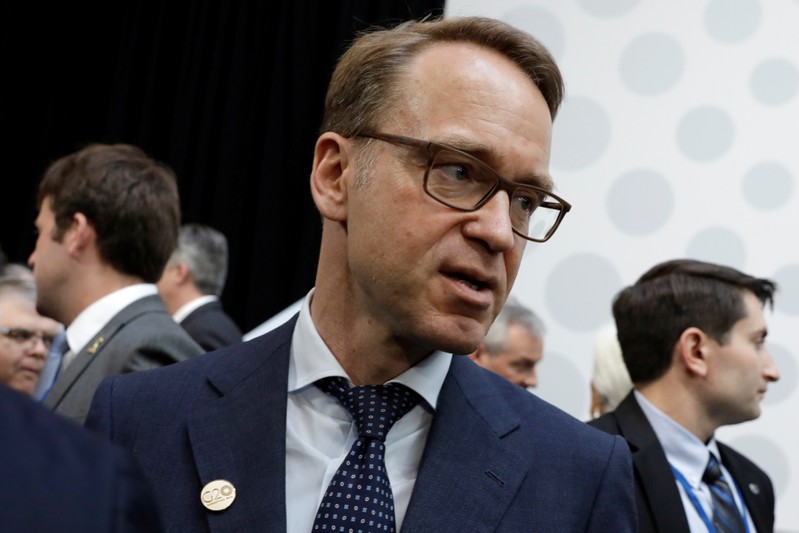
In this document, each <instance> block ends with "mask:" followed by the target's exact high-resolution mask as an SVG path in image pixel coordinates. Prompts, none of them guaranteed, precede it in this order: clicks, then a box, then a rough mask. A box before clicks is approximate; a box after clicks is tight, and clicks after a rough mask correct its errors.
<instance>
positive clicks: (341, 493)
mask: <svg viewBox="0 0 799 533" xmlns="http://www.w3.org/2000/svg"><path fill="white" fill-rule="evenodd" d="M316 386H317V387H319V388H320V389H321V390H322V391H324V392H326V393H328V394H330V395H332V396H334V397H335V398H337V399H338V401H339V402H341V404H342V405H343V406H344V407H345V408H346V409H347V411H349V413H350V415H352V419H353V421H354V422H355V425H356V426H357V428H358V439H357V440H356V441H355V443H354V444H353V445H352V448H351V449H350V451H349V453H348V454H347V456H346V457H345V458H344V461H343V462H342V463H341V466H339V467H338V470H337V471H336V474H335V475H334V476H333V479H332V480H331V481H330V485H329V486H328V489H327V492H326V493H325V495H324V497H323V498H322V503H321V504H320V505H319V511H318V512H317V514H316V520H314V526H313V531H337V532H345V531H346V532H353V533H368V532H374V531H381V532H392V531H395V530H396V527H395V519H394V496H393V494H392V492H391V484H390V483H389V480H388V475H387V473H386V462H385V452H386V446H385V440H386V435H387V434H388V432H389V430H390V429H391V428H392V426H393V425H394V423H395V422H396V421H397V420H399V419H400V418H402V417H403V416H405V414H406V413H407V412H408V411H410V410H411V409H413V407H414V406H415V405H416V404H417V403H419V400H420V397H419V395H418V394H416V393H415V392H414V391H412V390H411V389H409V388H407V387H405V386H404V385H401V384H399V383H389V384H388V385H370V386H366V387H352V388H349V387H348V384H347V380H346V379H344V378H341V377H333V378H325V379H321V380H319V381H317V382H316Z"/></svg>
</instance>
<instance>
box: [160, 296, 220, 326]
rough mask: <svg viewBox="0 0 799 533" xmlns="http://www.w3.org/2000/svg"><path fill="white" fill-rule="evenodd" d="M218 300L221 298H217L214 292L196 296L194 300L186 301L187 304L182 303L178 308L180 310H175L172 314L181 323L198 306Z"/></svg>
mask: <svg viewBox="0 0 799 533" xmlns="http://www.w3.org/2000/svg"><path fill="white" fill-rule="evenodd" d="M217 300H219V298H217V297H216V296H214V295H213V294H206V295H204V296H200V297H198V298H195V299H194V300H192V301H190V302H186V303H185V304H183V305H181V306H180V307H179V308H178V310H177V311H175V313H174V314H173V315H172V319H173V320H174V321H175V322H177V323H178V324H180V323H181V322H183V321H184V320H185V319H186V317H187V316H189V315H190V314H191V313H192V311H194V310H195V309H197V308H198V307H202V306H204V305H205V304H208V303H211V302H215V301H217Z"/></svg>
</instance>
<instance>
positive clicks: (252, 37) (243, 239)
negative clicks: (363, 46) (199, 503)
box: [0, 0, 444, 331]
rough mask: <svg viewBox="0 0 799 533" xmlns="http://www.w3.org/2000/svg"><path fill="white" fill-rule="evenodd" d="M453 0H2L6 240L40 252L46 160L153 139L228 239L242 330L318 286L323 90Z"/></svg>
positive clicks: (191, 209)
mask: <svg viewBox="0 0 799 533" xmlns="http://www.w3.org/2000/svg"><path fill="white" fill-rule="evenodd" d="M443 7H444V1H443V0H415V1H408V0H403V1H399V0H397V1H392V0H380V1H375V0H357V1H356V0H353V1H341V2H317V1H285V0H283V1H281V0H273V1H270V2H265V1H255V0H249V1H246V0H242V1H234V2H192V3H186V4H183V3H169V2H135V1H131V2H108V3H107V4H106V5H104V6H101V7H98V6H97V5H96V4H95V5H92V6H91V8H89V7H87V6H81V5H77V3H55V4H50V3H48V4H37V3H33V4H31V3H25V4H24V5H23V3H6V5H5V6H4V7H2V8H0V57H1V58H2V60H3V61H2V65H0V68H2V70H3V72H4V76H3V79H4V82H3V83H2V84H0V131H2V132H3V133H4V135H3V138H4V141H3V142H2V143H0V146H3V157H2V160H3V162H4V163H5V165H4V167H5V169H4V171H3V173H2V178H0V180H2V187H0V195H2V196H1V197H2V199H3V201H2V206H3V207H2V209H0V246H2V248H3V249H4V250H5V252H6V254H7V255H8V256H9V259H10V260H11V261H16V262H25V261H26V260H27V257H28V255H29V254H30V252H31V251H32V249H33V245H34V241H35V237H34V233H33V220H34V219H35V217H36V205H35V204H36V188H37V186H38V182H39V180H40V179H41V176H42V174H43V172H44V170H45V169H46V168H47V165H48V164H49V163H51V162H52V161H53V160H55V159H57V158H59V157H61V156H63V155H66V154H68V153H70V152H73V151H75V150H78V149H80V148H82V147H83V146H85V145H86V144H88V143H91V142H103V143H113V142H125V143H130V144H135V145H138V146H140V147H142V148H143V149H144V150H145V151H146V152H147V153H148V154H149V155H151V156H152V157H154V158H156V159H158V160H160V161H163V162H164V163H166V164H168V165H169V166H170V167H172V168H173V169H174V170H175V172H176V174H177V176H178V185H179V188H180V193H181V204H182V209H183V221H184V222H198V223H204V224H209V225H211V226H213V227H215V228H217V229H219V230H220V231H222V232H223V233H224V234H225V235H226V236H227V237H228V239H229V242H230V273H229V277H228V282H227V287H226V289H225V293H224V295H223V302H224V304H225V307H226V308H227V309H228V310H229V312H230V313H231V315H232V316H233V317H234V319H235V320H236V321H237V322H238V323H239V324H240V325H241V327H242V328H243V329H244V330H245V331H246V330H249V329H251V328H252V327H254V326H256V325H257V324H259V323H261V322H262V321H263V320H265V319H267V318H269V317H270V316H271V315H273V314H274V313H276V312H277V311H279V310H281V309H283V308H284V307H285V306H286V305H288V304H290V303H292V302H294V301H295V300H297V299H298V298H300V297H302V296H303V295H304V294H305V293H306V292H307V291H308V290H309V289H310V288H311V287H312V286H313V281H314V274H315V271H316V261H317V253H318V246H319V238H320V236H321V224H320V219H319V215H318V213H317V212H316V209H315V207H314V206H313V203H312V201H311V196H310V193H309V189H308V177H309V173H310V169H311V161H312V156H313V146H314V142H315V140H316V136H317V134H318V131H317V130H318V127H319V123H320V121H321V114H322V105H323V100H324V92H325V89H326V86H327V82H328V79H329V77H330V74H331V72H332V69H333V66H334V64H335V61H336V59H337V58H338V57H339V56H340V54H341V53H342V52H343V51H344V50H345V49H346V46H347V43H349V42H350V41H351V40H352V39H353V37H354V36H355V35H356V34H357V32H359V31H363V30H365V29H368V28H369V27H371V26H373V25H380V26H392V25H394V24H396V23H398V22H400V21H402V20H407V19H412V18H413V19H419V18H421V17H424V16H426V15H428V14H430V13H433V14H436V15H440V14H441V13H442V12H443Z"/></svg>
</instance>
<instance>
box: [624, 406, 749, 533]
mask: <svg viewBox="0 0 799 533" xmlns="http://www.w3.org/2000/svg"><path fill="white" fill-rule="evenodd" d="M634 393H635V399H636V400H638V405H640V406H641V410H642V411H643V412H644V415H645V416H646V419H647V420H648V421H649V424H650V425H651V426H652V429H653V430H654V431H655V434H656V435H657V438H658V440H659V441H660V445H661V446H662V447H663V451H664V452H666V459H667V460H668V461H669V463H670V464H671V466H672V467H674V468H675V469H677V471H678V472H680V473H681V474H682V475H683V477H685V480H686V481H687V482H688V484H689V485H690V486H691V489H692V490H693V493H694V494H695V495H696V498H697V500H699V503H700V505H701V506H702V508H703V509H704V511H705V514H706V515H707V516H708V517H709V518H712V516H713V509H712V499H711V496H710V488H709V487H708V486H707V484H706V483H703V482H702V476H703V475H704V473H705V468H706V467H707V462H708V460H709V459H710V454H711V453H712V454H713V455H715V456H716V459H718V460H719V464H721V472H722V475H723V477H724V480H725V481H726V482H727V484H728V485H729V486H730V490H731V491H732V495H733V497H734V498H735V505H736V506H737V507H738V510H739V512H740V510H741V509H743V508H744V507H743V502H742V501H741V497H740V494H739V492H738V490H737V489H736V486H737V485H736V484H735V481H734V479H733V477H732V475H731V474H730V473H729V472H728V471H727V469H726V468H725V467H724V464H723V463H721V455H720V454H719V449H718V445H717V444H716V438H715V437H712V438H711V439H710V441H709V442H708V443H707V444H704V443H703V442H702V441H701V440H699V439H698V438H697V437H696V435H694V434H693V433H691V432H690V431H688V430H687V429H686V428H684V427H683V426H681V425H680V424H678V423H677V422H675V421H674V420H673V419H672V418H671V417H669V416H668V415H666V414H665V413H664V412H663V411H661V410H660V409H658V408H657V407H655V406H654V405H653V404H652V402H650V401H649V400H647V399H646V397H644V395H643V394H641V393H640V392H638V391H637V390H636V391H635V392H634ZM674 482H675V483H676V484H677V488H678V490H679V491H680V498H681V499H682V506H683V508H684V509H685V516H686V518H687V519H688V527H689V528H690V529H691V533H707V530H708V529H707V526H706V525H705V523H704V522H703V521H702V518H701V517H700V516H699V513H698V512H697V510H696V508H695V507H694V504H693V503H691V500H690V498H689V497H688V493H687V492H686V491H685V488H684V487H683V486H682V484H681V483H680V482H679V481H677V479H676V477H675V480H674ZM746 521H747V522H748V523H749V531H750V532H756V531H757V530H756V529H755V525H754V523H753V522H752V517H751V516H750V515H749V513H748V512H747V513H746Z"/></svg>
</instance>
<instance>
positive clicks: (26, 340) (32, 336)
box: [5, 328, 54, 349]
mask: <svg viewBox="0 0 799 533" xmlns="http://www.w3.org/2000/svg"><path fill="white" fill-rule="evenodd" d="M5 335H6V337H8V338H9V339H11V340H12V341H14V342H15V343H17V344H22V345H26V346H28V345H31V344H34V343H35V342H36V339H42V343H43V344H44V346H45V348H47V349H50V347H51V346H52V345H53V340H54V337H53V336H52V335H40V334H38V333H36V332H35V331H31V330H29V329H22V328H13V329H9V330H8V332H7V333H6V334H5Z"/></svg>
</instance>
